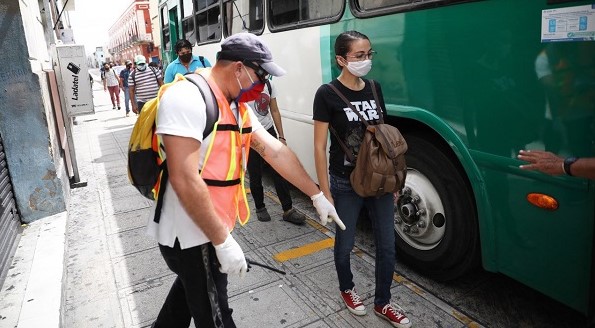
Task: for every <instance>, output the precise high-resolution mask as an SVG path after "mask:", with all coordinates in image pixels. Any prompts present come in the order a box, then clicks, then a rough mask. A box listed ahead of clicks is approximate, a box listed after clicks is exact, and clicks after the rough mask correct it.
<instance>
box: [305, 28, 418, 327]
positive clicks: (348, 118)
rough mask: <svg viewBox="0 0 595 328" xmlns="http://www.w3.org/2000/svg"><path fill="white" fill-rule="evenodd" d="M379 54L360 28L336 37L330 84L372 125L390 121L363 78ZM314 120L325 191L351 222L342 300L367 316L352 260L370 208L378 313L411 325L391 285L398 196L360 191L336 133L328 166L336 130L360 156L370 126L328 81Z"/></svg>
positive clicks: (341, 244) (340, 259) (345, 237)
mask: <svg viewBox="0 0 595 328" xmlns="http://www.w3.org/2000/svg"><path fill="white" fill-rule="evenodd" d="M375 53H376V52H375V51H374V50H372V45H371V43H370V40H369V39H368V37H367V36H365V35H364V34H362V33H360V32H357V31H348V32H343V33H341V34H340V35H339V36H338V37H337V39H336V40H335V61H336V64H337V66H338V67H339V69H340V70H341V74H340V75H339V77H337V79H336V80H333V81H331V82H330V84H332V85H333V86H335V87H336V88H337V89H338V90H339V91H340V92H342V93H343V94H344V95H345V97H346V98H347V99H348V100H349V101H350V102H351V103H352V104H356V103H357V104H359V105H358V106H357V108H358V109H359V110H360V111H361V113H362V115H363V117H366V118H368V123H369V124H370V125H373V124H378V123H379V120H380V115H384V118H385V121H386V115H387V113H386V106H385V104H384V98H383V96H382V90H381V88H380V85H379V84H378V83H375V84H374V85H375V86H376V93H377V94H378V101H379V102H380V103H379V104H377V103H376V101H375V100H374V93H373V91H372V87H373V85H372V84H371V82H370V80H367V79H364V78H362V77H363V76H365V75H366V74H367V73H368V72H369V71H370V69H371V68H372V58H373V56H374V54H375ZM313 119H314V160H315V165H316V175H317V177H318V182H319V184H320V189H321V190H322V191H323V192H324V195H325V196H326V198H328V200H329V201H330V202H331V203H334V204H335V207H336V208H337V213H338V214H339V217H340V218H341V219H342V220H343V222H344V223H345V226H346V229H345V230H339V229H337V232H336V236H335V247H334V255H335V267H336V270H337V276H338V278H339V289H340V296H341V299H342V301H343V302H344V303H345V305H346V306H347V309H348V310H349V311H350V312H351V313H353V314H355V315H360V316H361V315H365V314H366V308H365V306H364V303H363V302H362V300H361V299H360V297H359V295H358V294H357V293H356V291H355V284H354V282H353V273H352V272H351V258H350V254H351V251H352V249H353V246H354V243H355V231H356V223H357V219H358V216H359V213H360V210H361V209H362V207H363V206H365V207H366V208H367V209H368V213H369V217H370V221H371V223H372V228H373V230H374V240H375V245H376V259H375V265H376V289H375V293H374V313H375V314H376V315H378V316H379V317H381V318H382V319H385V320H387V321H388V322H390V323H391V324H392V325H393V326H395V327H400V328H406V327H411V321H410V320H409V318H407V315H406V314H405V311H403V309H401V307H400V306H399V305H397V304H395V303H391V292H390V287H391V283H392V281H393V273H394V267H395V262H396V258H395V232H394V227H393V224H394V223H393V220H394V199H393V197H394V196H393V194H392V193H387V194H385V195H382V196H379V197H366V198H364V197H361V196H359V195H358V194H356V193H355V191H354V190H353V187H352V186H351V182H350V180H349V175H350V173H351V172H352V171H353V168H354V166H355V163H351V162H349V160H348V158H347V157H346V155H345V152H344V151H343V149H342V147H341V145H340V144H339V142H338V141H337V140H338V139H337V137H336V136H335V133H332V134H331V135H330V138H331V139H330V140H331V146H330V151H329V153H330V160H329V168H328V170H327V166H326V165H327V156H326V149H327V148H326V146H327V138H328V137H327V136H328V130H329V129H330V128H333V129H334V130H335V132H336V135H337V136H339V137H341V138H342V139H343V143H344V144H345V145H346V146H347V147H348V148H350V150H351V151H352V152H353V153H354V154H356V155H357V152H358V150H359V147H360V145H361V142H362V140H363V135H364V131H365V126H364V124H363V123H362V122H360V119H359V117H358V116H357V115H355V114H354V113H352V112H351V109H350V108H349V106H347V105H346V104H345V102H344V101H343V100H342V99H341V98H340V97H339V95H338V94H337V93H336V92H335V91H333V89H331V87H330V86H329V85H327V84H323V85H322V86H320V87H319V88H318V90H317V91H316V95H315V97H314V115H313ZM329 171H330V173H329ZM329 181H330V183H329Z"/></svg>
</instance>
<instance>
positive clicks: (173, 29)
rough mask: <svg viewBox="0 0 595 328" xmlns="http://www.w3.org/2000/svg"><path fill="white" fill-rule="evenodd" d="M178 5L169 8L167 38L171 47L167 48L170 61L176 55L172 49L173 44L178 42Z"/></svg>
mask: <svg viewBox="0 0 595 328" xmlns="http://www.w3.org/2000/svg"><path fill="white" fill-rule="evenodd" d="M178 29H179V25H178V6H175V7H173V8H171V9H170V10H169V38H170V43H171V47H170V49H169V58H170V62H171V61H173V60H174V58H175V57H176V51H175V50H174V44H176V42H178V40H179V39H178V31H179V30H178Z"/></svg>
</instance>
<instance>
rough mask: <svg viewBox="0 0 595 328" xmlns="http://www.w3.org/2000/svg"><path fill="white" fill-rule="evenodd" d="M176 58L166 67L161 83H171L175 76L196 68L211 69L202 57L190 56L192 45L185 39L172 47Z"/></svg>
mask: <svg viewBox="0 0 595 328" xmlns="http://www.w3.org/2000/svg"><path fill="white" fill-rule="evenodd" d="M174 49H175V51H176V54H177V55H178V58H177V59H176V60H174V61H173V62H171V63H170V64H169V65H167V68H166V69H165V76H164V78H163V82H165V83H169V82H172V81H173V80H174V78H175V76H176V74H178V73H180V74H182V75H184V74H186V73H188V72H194V71H195V70H196V69H197V68H201V67H211V63H209V61H208V60H207V59H206V58H204V57H203V56H193V55H192V44H190V41H188V40H186V39H181V40H179V41H178V42H176V45H175V47H174Z"/></svg>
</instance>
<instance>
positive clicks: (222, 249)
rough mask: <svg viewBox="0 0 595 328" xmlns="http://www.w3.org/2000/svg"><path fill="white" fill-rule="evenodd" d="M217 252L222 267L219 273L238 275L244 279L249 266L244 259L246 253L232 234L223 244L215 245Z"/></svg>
mask: <svg viewBox="0 0 595 328" xmlns="http://www.w3.org/2000/svg"><path fill="white" fill-rule="evenodd" d="M214 246H215V252H216V253H217V259H218V260H219V264H221V267H220V268H219V271H221V272H223V273H227V274H238V275H240V278H242V277H244V274H246V271H247V270H248V264H247V263H246V258H245V257H244V252H243V251H242V248H241V247H240V245H239V244H238V242H236V241H235V239H233V236H232V235H231V234H229V235H227V238H226V239H225V241H224V242H223V243H222V244H219V245H214Z"/></svg>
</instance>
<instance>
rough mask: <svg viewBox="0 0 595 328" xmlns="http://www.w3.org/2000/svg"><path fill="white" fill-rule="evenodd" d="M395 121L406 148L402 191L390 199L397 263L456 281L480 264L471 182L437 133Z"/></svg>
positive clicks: (408, 122) (475, 211)
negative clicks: (391, 202)
mask: <svg viewBox="0 0 595 328" xmlns="http://www.w3.org/2000/svg"><path fill="white" fill-rule="evenodd" d="M403 121H406V122H403ZM400 123H401V124H398V125H396V126H397V127H398V128H399V129H400V131H401V133H402V134H403V135H404V137H405V139H406V140H407V143H408V146H409V150H408V151H407V154H406V159H407V166H408V172H407V180H406V182H405V188H404V189H403V191H402V192H401V194H400V196H399V197H398V198H397V199H396V201H395V223H394V225H395V234H396V238H395V247H396V250H397V259H398V260H403V261H404V262H406V263H408V264H410V265H411V266H412V267H414V268H415V269H416V270H419V271H421V272H422V273H424V274H425V275H427V276H429V277H431V278H433V279H436V280H440V281H445V280H452V279H455V278H457V277H460V276H462V275H463V274H465V273H466V272H468V271H470V270H472V269H474V268H475V267H477V266H478V265H479V263H480V242H479V222H478V216H477V209H476V205H475V204H476V203H475V197H474V194H473V190H472V188H471V184H470V182H469V180H468V178H467V175H466V173H465V171H464V169H463V167H462V165H461V163H460V162H459V159H458V158H457V157H456V155H455V154H454V152H453V151H452V149H451V148H450V147H449V146H448V144H447V143H446V141H445V140H444V139H443V138H442V137H440V135H438V133H436V132H435V131H433V130H432V129H430V128H429V127H427V126H425V125H423V124H421V123H419V122H416V121H412V120H403V119H401V122H400ZM410 123H412V124H410Z"/></svg>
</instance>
